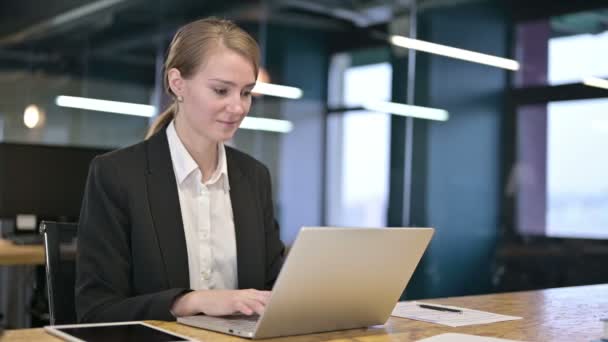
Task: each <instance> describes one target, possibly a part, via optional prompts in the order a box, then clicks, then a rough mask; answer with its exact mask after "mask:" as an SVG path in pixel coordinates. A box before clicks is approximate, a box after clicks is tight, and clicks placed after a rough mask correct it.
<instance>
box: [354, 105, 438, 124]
mask: <svg viewBox="0 0 608 342" xmlns="http://www.w3.org/2000/svg"><path fill="white" fill-rule="evenodd" d="M363 108H365V109H367V110H370V111H374V112H382V113H391V114H395V115H401V116H409V117H413V118H418V119H427V120H436V121H446V120H448V118H449V114H448V112H447V111H445V110H443V109H437V108H429V107H421V106H413V105H407V104H401V103H395V102H385V101H373V102H367V103H364V104H363Z"/></svg>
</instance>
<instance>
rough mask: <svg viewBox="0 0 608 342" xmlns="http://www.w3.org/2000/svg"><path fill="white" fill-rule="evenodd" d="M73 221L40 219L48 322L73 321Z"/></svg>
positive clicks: (53, 323) (74, 311)
mask: <svg viewBox="0 0 608 342" xmlns="http://www.w3.org/2000/svg"><path fill="white" fill-rule="evenodd" d="M77 230H78V225H77V224H76V223H63V222H51V221H42V222H41V223H40V232H41V234H44V250H45V252H46V286H47V293H48V299H49V314H50V317H49V320H50V323H51V325H56V324H70V323H76V308H75V306H74V282H75V280H76V245H77V244H76V232H77Z"/></svg>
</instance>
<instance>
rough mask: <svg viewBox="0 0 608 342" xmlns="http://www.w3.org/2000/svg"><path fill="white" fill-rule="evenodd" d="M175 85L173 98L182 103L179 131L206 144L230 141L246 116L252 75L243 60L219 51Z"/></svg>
mask: <svg viewBox="0 0 608 342" xmlns="http://www.w3.org/2000/svg"><path fill="white" fill-rule="evenodd" d="M170 75H171V72H170ZM170 82H171V76H170ZM180 82H181V83H180ZM178 85H179V89H178V93H176V94H177V95H181V96H182V97H183V99H184V100H183V102H180V103H179V113H178V116H180V115H181V116H182V118H178V120H184V122H183V123H182V127H184V128H186V127H187V128H186V129H188V130H190V131H194V132H192V133H195V136H196V137H199V138H202V139H204V140H205V141H207V142H211V143H214V142H223V141H226V140H229V139H231V138H232V136H233V135H234V133H235V132H236V130H237V128H238V127H239V125H240V124H241V121H243V119H244V118H245V115H247V113H248V112H249V108H250V107H251V89H252V88H253V86H254V85H255V72H254V69H253V66H252V64H251V62H250V61H249V60H247V59H246V58H245V57H243V56H241V55H239V54H238V53H236V52H234V51H232V50H230V49H228V48H225V47H218V48H217V49H216V50H215V51H213V52H212V53H211V54H209V55H208V56H207V58H206V61H205V62H204V64H202V65H201V66H200V67H199V69H198V70H197V72H196V74H194V76H193V77H192V78H190V79H184V78H181V77H180V81H178ZM174 92H175V89H174ZM184 124H185V125H184Z"/></svg>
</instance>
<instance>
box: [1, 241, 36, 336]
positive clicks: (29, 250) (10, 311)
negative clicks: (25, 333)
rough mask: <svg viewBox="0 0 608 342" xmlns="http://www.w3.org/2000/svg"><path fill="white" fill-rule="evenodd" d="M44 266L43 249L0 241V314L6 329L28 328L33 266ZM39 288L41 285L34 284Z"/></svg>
mask: <svg viewBox="0 0 608 342" xmlns="http://www.w3.org/2000/svg"><path fill="white" fill-rule="evenodd" d="M43 264H44V247H43V246H42V245H23V246H19V245H15V244H13V243H12V242H11V241H8V240H4V239H1V238H0V313H2V314H3V315H4V321H3V322H0V324H1V325H4V326H6V327H7V328H19V327H29V326H31V316H30V312H29V311H30V310H29V308H30V302H31V300H32V295H33V293H34V285H35V282H34V278H35V274H36V266H37V265H43ZM37 285H41V284H37Z"/></svg>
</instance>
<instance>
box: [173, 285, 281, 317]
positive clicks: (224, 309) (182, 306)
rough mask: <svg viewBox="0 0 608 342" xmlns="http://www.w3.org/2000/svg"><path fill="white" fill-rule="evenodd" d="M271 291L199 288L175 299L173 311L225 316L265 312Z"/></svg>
mask: <svg viewBox="0 0 608 342" xmlns="http://www.w3.org/2000/svg"><path fill="white" fill-rule="evenodd" d="M269 298H270V291H258V290H254V289H248V290H198V291H192V292H189V293H187V294H185V295H183V296H181V297H179V298H177V299H176V300H175V302H174V303H173V306H172V307H171V312H172V313H173V314H174V315H175V316H177V317H180V316H191V315H196V314H199V313H203V314H205V315H209V316H225V315H232V314H238V313H242V314H244V315H252V314H254V313H257V314H258V315H261V314H262V313H264V309H265V307H266V304H267V303H268V299H269Z"/></svg>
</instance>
